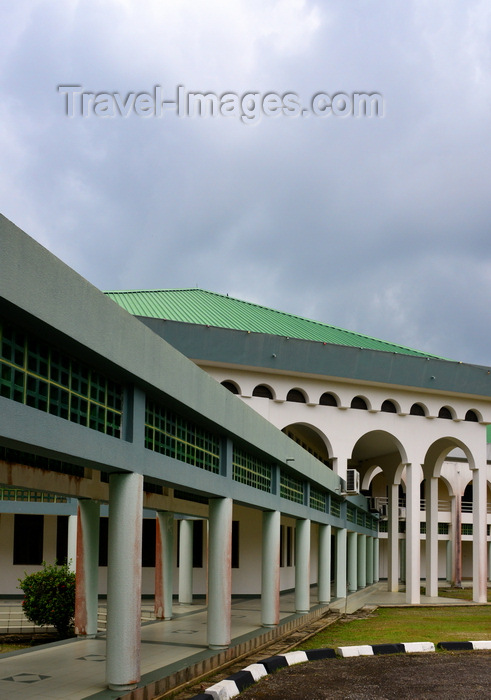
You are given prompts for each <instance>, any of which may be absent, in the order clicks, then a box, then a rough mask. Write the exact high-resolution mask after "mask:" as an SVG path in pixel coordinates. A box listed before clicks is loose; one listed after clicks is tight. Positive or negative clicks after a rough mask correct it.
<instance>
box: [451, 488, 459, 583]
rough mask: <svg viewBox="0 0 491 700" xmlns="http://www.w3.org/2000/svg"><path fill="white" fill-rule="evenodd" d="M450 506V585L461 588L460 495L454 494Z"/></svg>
mask: <svg viewBox="0 0 491 700" xmlns="http://www.w3.org/2000/svg"><path fill="white" fill-rule="evenodd" d="M451 501H452V505H451V509H452V513H451V515H452V539H453V557H452V562H453V573H452V584H453V585H454V586H455V587H456V588H462V495H461V494H460V493H457V494H455V496H454V497H453V498H452V499H451Z"/></svg>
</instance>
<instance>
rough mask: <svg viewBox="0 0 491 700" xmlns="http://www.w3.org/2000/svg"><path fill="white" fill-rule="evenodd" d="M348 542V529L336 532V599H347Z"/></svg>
mask: <svg viewBox="0 0 491 700" xmlns="http://www.w3.org/2000/svg"><path fill="white" fill-rule="evenodd" d="M346 542H347V531H346V529H345V528H340V529H339V530H336V552H335V556H336V598H345V597H346Z"/></svg>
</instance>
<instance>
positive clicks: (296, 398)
mask: <svg viewBox="0 0 491 700" xmlns="http://www.w3.org/2000/svg"><path fill="white" fill-rule="evenodd" d="M286 400H287V401H293V402H294V403H306V401H305V396H304V395H303V394H302V392H301V391H300V389H290V391H289V392H288V394H287V395H286Z"/></svg>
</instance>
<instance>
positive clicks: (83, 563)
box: [75, 499, 99, 639]
mask: <svg viewBox="0 0 491 700" xmlns="http://www.w3.org/2000/svg"><path fill="white" fill-rule="evenodd" d="M98 574H99V504H98V503H96V502H95V501H89V500H86V499H83V500H80V501H79V502H78V516H77V566H76V586H75V634H77V635H78V636H79V637H85V638H89V639H90V638H94V637H95V636H96V634H97V606H98V583H99V581H98Z"/></svg>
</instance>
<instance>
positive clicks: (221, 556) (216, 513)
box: [208, 498, 233, 649]
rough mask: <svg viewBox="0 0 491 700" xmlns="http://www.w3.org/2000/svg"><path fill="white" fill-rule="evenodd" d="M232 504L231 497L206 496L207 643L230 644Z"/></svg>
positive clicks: (223, 646) (215, 645) (214, 646)
mask: <svg viewBox="0 0 491 700" xmlns="http://www.w3.org/2000/svg"><path fill="white" fill-rule="evenodd" d="M232 506H233V501H232V499H231V498H210V506H209V507H210V511H209V517H210V539H209V562H208V646H209V647H210V649H226V648H227V647H228V646H229V645H230V613H231V602H232V599H231V596H232Z"/></svg>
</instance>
